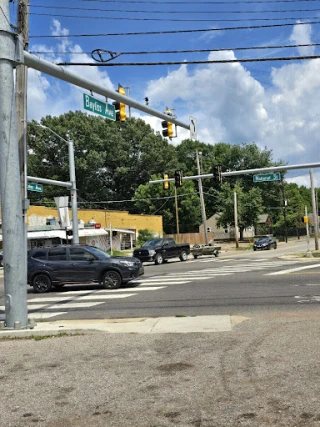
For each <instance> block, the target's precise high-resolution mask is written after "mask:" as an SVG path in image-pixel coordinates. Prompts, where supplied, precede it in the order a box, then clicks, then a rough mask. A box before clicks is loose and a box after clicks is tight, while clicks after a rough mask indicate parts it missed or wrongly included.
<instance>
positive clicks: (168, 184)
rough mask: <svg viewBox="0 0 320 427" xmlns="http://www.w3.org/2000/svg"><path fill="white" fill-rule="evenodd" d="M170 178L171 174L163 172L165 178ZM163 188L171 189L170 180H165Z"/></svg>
mask: <svg viewBox="0 0 320 427" xmlns="http://www.w3.org/2000/svg"><path fill="white" fill-rule="evenodd" d="M168 178H169V176H168V174H167V173H165V174H163V179H168ZM163 189H164V190H169V189H170V182H169V181H165V182H164V183H163Z"/></svg>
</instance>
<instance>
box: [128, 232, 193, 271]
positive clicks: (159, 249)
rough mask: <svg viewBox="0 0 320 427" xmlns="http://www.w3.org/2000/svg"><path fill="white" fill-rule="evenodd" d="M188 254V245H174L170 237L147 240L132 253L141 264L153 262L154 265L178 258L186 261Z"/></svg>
mask: <svg viewBox="0 0 320 427" xmlns="http://www.w3.org/2000/svg"><path fill="white" fill-rule="evenodd" d="M189 254H190V245H189V244H188V243H176V242H175V241H174V240H173V239H172V238H171V237H170V238H164V239H152V240H147V241H146V242H145V243H144V244H143V245H142V246H141V248H138V249H135V250H134V251H133V256H134V257H136V258H138V259H140V261H141V262H147V261H151V262H152V261H153V262H154V263H155V264H162V263H164V262H166V261H167V260H168V259H169V258H176V257H179V258H180V260H181V261H186V260H187V259H188V255H189Z"/></svg>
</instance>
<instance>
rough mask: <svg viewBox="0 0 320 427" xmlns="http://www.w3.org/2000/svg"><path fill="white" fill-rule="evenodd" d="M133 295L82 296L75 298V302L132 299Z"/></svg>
mask: <svg viewBox="0 0 320 427" xmlns="http://www.w3.org/2000/svg"><path fill="white" fill-rule="evenodd" d="M133 295H135V294H122V295H101V294H100V295H83V296H82V297H79V298H77V301H84V300H93V299H119V298H128V297H132V296H133Z"/></svg>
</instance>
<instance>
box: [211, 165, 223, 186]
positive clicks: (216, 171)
mask: <svg viewBox="0 0 320 427" xmlns="http://www.w3.org/2000/svg"><path fill="white" fill-rule="evenodd" d="M212 173H213V180H214V181H215V182H219V183H221V181H222V175H221V166H220V165H215V166H213V170H212Z"/></svg>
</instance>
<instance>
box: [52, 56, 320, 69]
mask: <svg viewBox="0 0 320 427" xmlns="http://www.w3.org/2000/svg"><path fill="white" fill-rule="evenodd" d="M319 58H320V55H304V56H283V57H273V58H247V59H223V60H207V61H163V62H119V63H114V62H106V63H104V62H102V63H101V62H99V63H95V62H93V63H92V62H59V63H57V64H56V65H75V66H84V65H86V66H90V67H121V66H122V67H124V66H125V67H129V66H155V65H182V64H186V65H190V64H234V63H239V62H241V63H243V62H266V61H299V60H303V59H319Z"/></svg>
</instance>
